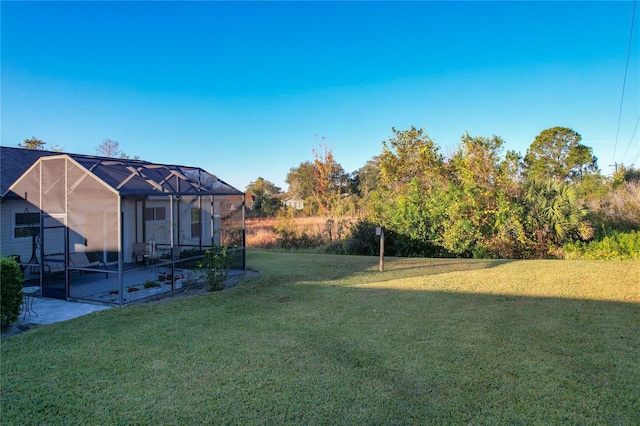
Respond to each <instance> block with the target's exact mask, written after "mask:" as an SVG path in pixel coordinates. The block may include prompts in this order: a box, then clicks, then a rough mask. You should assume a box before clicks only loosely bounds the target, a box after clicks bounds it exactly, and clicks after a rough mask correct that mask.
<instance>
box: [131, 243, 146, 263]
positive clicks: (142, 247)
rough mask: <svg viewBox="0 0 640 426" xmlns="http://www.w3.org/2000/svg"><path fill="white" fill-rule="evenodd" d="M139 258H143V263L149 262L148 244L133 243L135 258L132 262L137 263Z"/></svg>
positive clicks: (132, 258) (133, 257)
mask: <svg viewBox="0 0 640 426" xmlns="http://www.w3.org/2000/svg"><path fill="white" fill-rule="evenodd" d="M138 258H142V261H143V262H145V263H146V262H148V261H149V253H148V252H147V244H146V243H133V256H132V257H131V260H132V261H133V262H135V263H137V262H138Z"/></svg>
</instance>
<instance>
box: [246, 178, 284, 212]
mask: <svg viewBox="0 0 640 426" xmlns="http://www.w3.org/2000/svg"><path fill="white" fill-rule="evenodd" d="M280 191H281V189H280V187H278V186H276V185H275V184H274V183H272V182H270V181H268V180H266V179H264V178H262V177H258V179H256V180H255V181H253V182H251V183H249V185H247V192H249V193H251V195H252V196H253V206H252V209H251V210H252V211H254V212H256V213H257V214H258V215H260V216H271V215H273V214H275V213H277V211H278V209H279V207H280V205H281V202H280V200H278V199H277V198H275V197H274V195H275V194H278V193H280Z"/></svg>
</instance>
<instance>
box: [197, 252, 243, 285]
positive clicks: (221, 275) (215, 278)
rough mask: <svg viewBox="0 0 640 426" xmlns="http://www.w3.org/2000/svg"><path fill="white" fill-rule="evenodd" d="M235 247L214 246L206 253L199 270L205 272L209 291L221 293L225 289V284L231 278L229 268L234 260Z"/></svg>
mask: <svg viewBox="0 0 640 426" xmlns="http://www.w3.org/2000/svg"><path fill="white" fill-rule="evenodd" d="M234 252H235V247H232V248H229V246H227V245H221V246H216V245H214V246H212V247H211V250H207V251H205V253H204V259H203V260H202V262H200V264H199V265H198V270H200V271H202V272H204V274H205V276H206V278H207V283H208V284H209V289H210V290H211V291H219V290H222V289H224V282H225V281H226V279H227V277H228V276H229V268H230V266H231V261H232V259H233V254H234Z"/></svg>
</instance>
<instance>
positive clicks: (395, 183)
mask: <svg viewBox="0 0 640 426" xmlns="http://www.w3.org/2000/svg"><path fill="white" fill-rule="evenodd" d="M392 131H393V136H392V137H391V138H389V139H388V140H386V141H384V142H383V147H382V153H381V154H380V156H379V157H378V164H379V166H380V185H379V187H378V190H377V191H376V192H377V194H376V195H375V197H374V200H375V201H374V202H373V205H372V209H373V212H374V213H373V217H372V220H373V221H374V222H376V223H380V224H382V225H383V226H385V227H387V228H389V229H391V230H393V231H395V232H397V233H399V234H402V235H404V236H407V237H409V238H410V239H411V240H412V241H416V242H418V243H419V244H425V243H427V242H429V244H431V242H436V241H437V240H438V239H439V235H441V232H440V228H441V226H442V224H443V221H444V219H445V218H444V211H445V209H446V206H447V205H448V204H449V203H448V200H447V197H448V194H447V192H446V188H447V186H448V181H449V179H448V177H447V176H446V170H445V167H444V160H443V157H442V155H441V154H440V153H439V148H438V147H437V146H436V144H435V143H434V142H433V141H432V140H431V139H430V138H429V136H428V135H427V134H426V133H425V132H424V129H416V128H415V127H411V129H409V130H396V129H395V128H392Z"/></svg>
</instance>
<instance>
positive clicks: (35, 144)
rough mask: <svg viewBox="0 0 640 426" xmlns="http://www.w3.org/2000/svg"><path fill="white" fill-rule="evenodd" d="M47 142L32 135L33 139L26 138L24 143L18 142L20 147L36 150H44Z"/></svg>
mask: <svg viewBox="0 0 640 426" xmlns="http://www.w3.org/2000/svg"><path fill="white" fill-rule="evenodd" d="M46 144H47V143H46V142H44V141H42V140H40V139H38V138H36V137H35V136H31V139H25V140H24V142H23V143H19V144H18V148H24V149H32V150H34V151H43V150H44V146H45V145H46Z"/></svg>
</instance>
